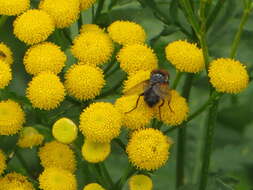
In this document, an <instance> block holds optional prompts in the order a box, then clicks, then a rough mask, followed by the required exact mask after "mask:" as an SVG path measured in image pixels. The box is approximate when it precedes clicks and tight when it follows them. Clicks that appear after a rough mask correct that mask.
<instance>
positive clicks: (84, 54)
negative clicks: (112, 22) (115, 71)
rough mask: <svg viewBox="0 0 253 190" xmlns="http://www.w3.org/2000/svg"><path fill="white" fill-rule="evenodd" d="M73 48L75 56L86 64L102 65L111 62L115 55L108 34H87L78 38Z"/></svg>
mask: <svg viewBox="0 0 253 190" xmlns="http://www.w3.org/2000/svg"><path fill="white" fill-rule="evenodd" d="M73 43H74V45H73V46H72V49H71V51H72V53H73V55H74V56H75V57H76V58H77V59H79V60H80V61H82V62H83V63H85V64H89V65H93V66H95V65H101V64H104V63H106V62H107V61H109V59H110V57H111V56H112V53H113V43H112V40H111V39H110V37H109V36H108V34H106V33H102V32H96V31H95V32H85V33H82V34H80V35H79V36H77V37H76V38H75V39H74V41H73Z"/></svg>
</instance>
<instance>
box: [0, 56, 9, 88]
mask: <svg viewBox="0 0 253 190" xmlns="http://www.w3.org/2000/svg"><path fill="white" fill-rule="evenodd" d="M11 79H12V72H11V67H10V65H9V64H7V63H6V62H4V61H2V60H0V89H3V88H5V87H6V86H8V85H9V83H10V81H11Z"/></svg>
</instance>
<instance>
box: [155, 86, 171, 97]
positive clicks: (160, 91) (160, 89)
mask: <svg viewBox="0 0 253 190" xmlns="http://www.w3.org/2000/svg"><path fill="white" fill-rule="evenodd" d="M153 90H154V92H155V93H156V94H157V95H158V96H160V97H161V98H162V99H166V98H168V99H170V98H171V94H170V88H169V85H168V84H156V85H155V86H153Z"/></svg>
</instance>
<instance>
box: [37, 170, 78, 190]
mask: <svg viewBox="0 0 253 190" xmlns="http://www.w3.org/2000/svg"><path fill="white" fill-rule="evenodd" d="M39 184H40V189H43V190H56V189H61V190H77V181H76V178H75V176H74V175H73V174H72V173H70V172H69V171H67V170H64V169H61V168H46V169H45V170H44V171H43V172H42V174H41V175H40V176H39Z"/></svg>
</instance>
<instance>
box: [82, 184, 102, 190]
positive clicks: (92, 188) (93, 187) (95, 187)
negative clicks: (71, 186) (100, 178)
mask: <svg viewBox="0 0 253 190" xmlns="http://www.w3.org/2000/svg"><path fill="white" fill-rule="evenodd" d="M83 190H105V189H104V188H103V187H102V186H101V185H99V184H97V183H90V184H88V185H86V186H85V187H84V188H83Z"/></svg>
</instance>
